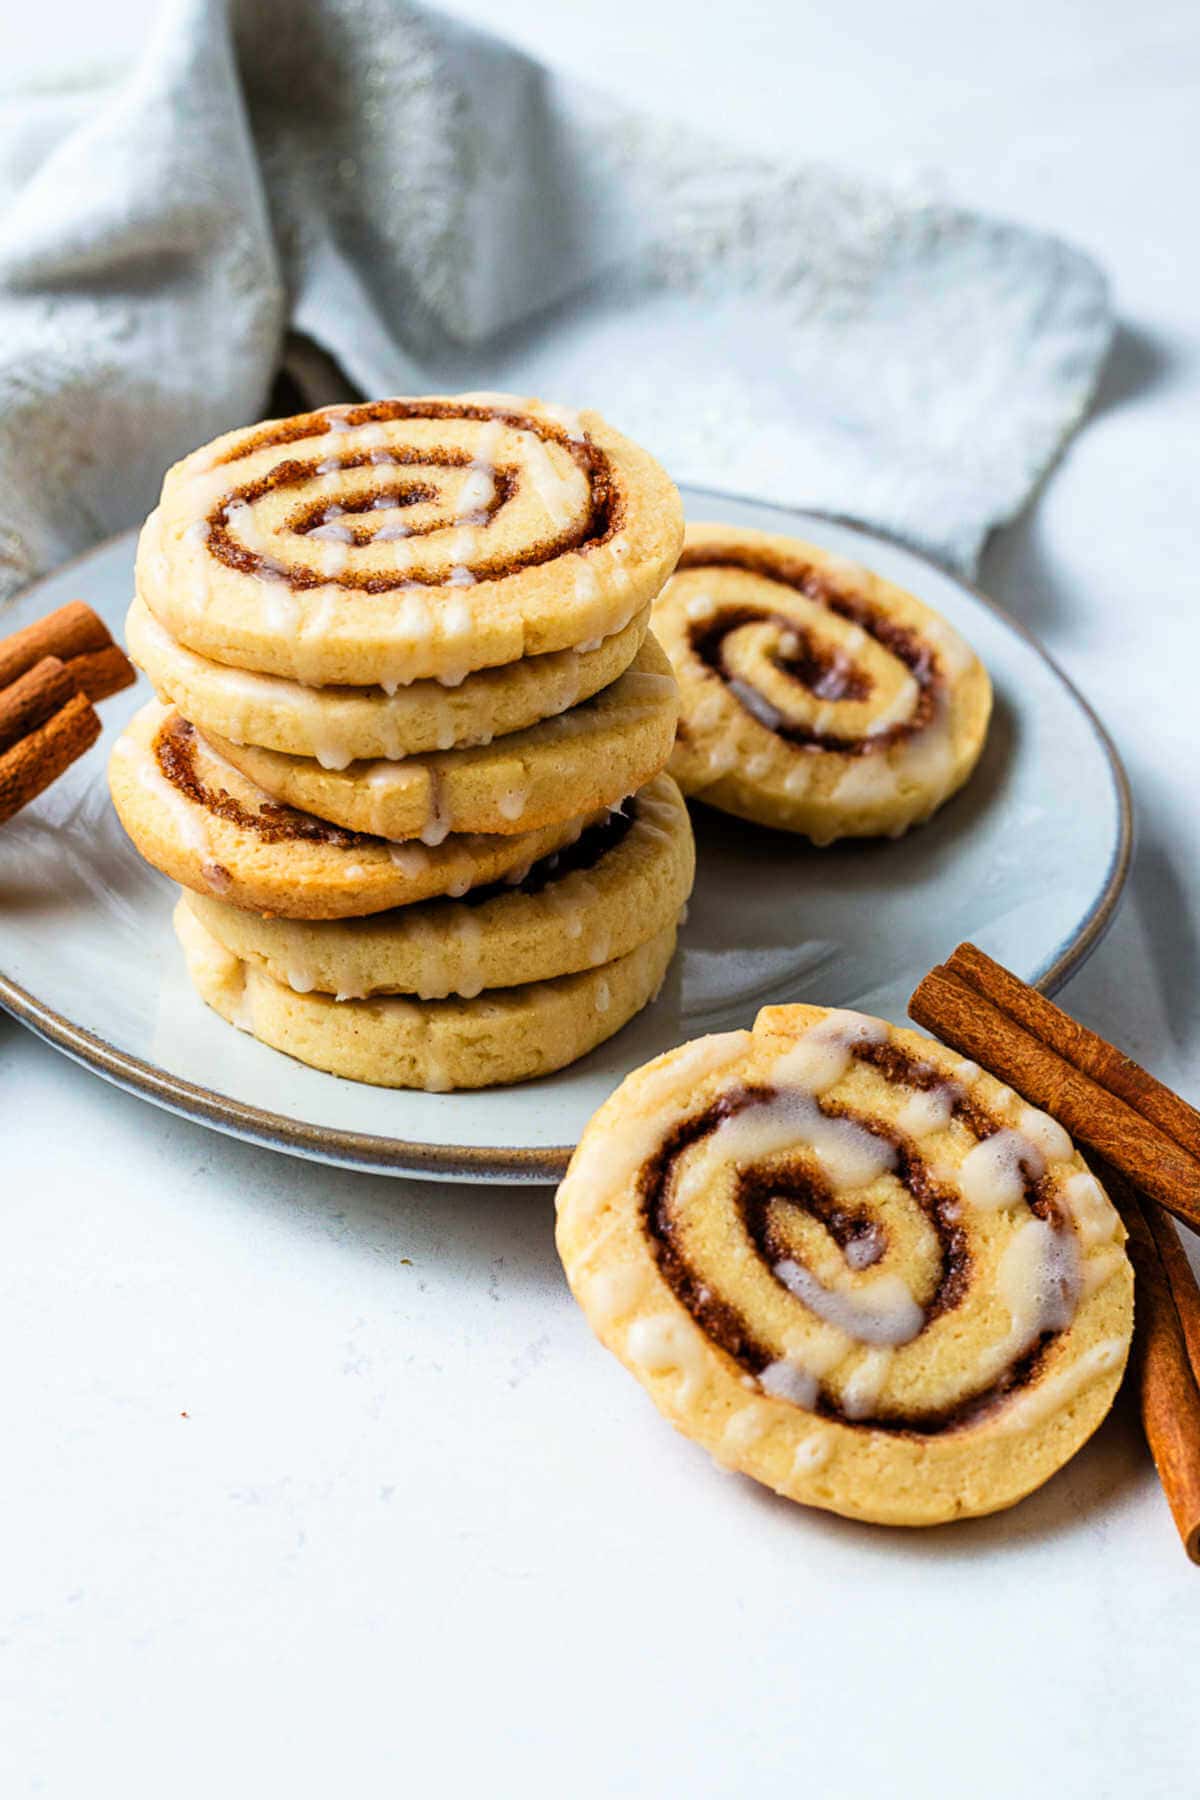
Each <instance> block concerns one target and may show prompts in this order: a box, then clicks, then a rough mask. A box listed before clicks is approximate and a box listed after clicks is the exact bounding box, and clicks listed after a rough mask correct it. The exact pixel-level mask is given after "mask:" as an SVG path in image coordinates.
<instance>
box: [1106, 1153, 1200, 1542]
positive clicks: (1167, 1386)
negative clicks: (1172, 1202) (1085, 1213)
mask: <svg viewBox="0 0 1200 1800" xmlns="http://www.w3.org/2000/svg"><path fill="white" fill-rule="evenodd" d="M1097 1173H1098V1174H1099V1175H1100V1177H1101V1179H1102V1180H1103V1182H1104V1184H1105V1186H1106V1187H1107V1189H1108V1191H1109V1193H1110V1194H1111V1195H1112V1198H1113V1201H1114V1202H1115V1204H1116V1206H1117V1208H1118V1210H1119V1211H1120V1214H1121V1217H1122V1218H1123V1219H1124V1221H1125V1227H1126V1230H1127V1231H1128V1232H1129V1246H1128V1248H1129V1257H1130V1261H1131V1262H1132V1263H1133V1269H1134V1277H1135V1281H1136V1290H1135V1304H1136V1309H1137V1331H1136V1334H1135V1337H1134V1372H1135V1378H1136V1381H1137V1391H1138V1401H1139V1405H1140V1407H1141V1414H1142V1427H1143V1429H1144V1431H1145V1433H1146V1442H1147V1443H1148V1444H1149V1446H1150V1454H1151V1456H1152V1457H1153V1458H1154V1466H1155V1468H1156V1469H1157V1470H1158V1476H1159V1480H1160V1481H1161V1482H1162V1486H1163V1492H1164V1493H1165V1494H1166V1497H1167V1504H1168V1505H1169V1507H1170V1509H1171V1516H1172V1517H1173V1519H1174V1520H1175V1524H1176V1526H1177V1528H1178V1531H1179V1535H1180V1537H1181V1538H1182V1539H1183V1546H1184V1549H1185V1550H1186V1551H1187V1553H1188V1555H1189V1557H1190V1558H1191V1560H1192V1561H1193V1562H1194V1563H1198V1564H1200V1385H1198V1384H1197V1376H1196V1371H1195V1366H1194V1364H1193V1362H1192V1360H1191V1358H1190V1357H1189V1354H1188V1333H1187V1330H1186V1329H1185V1322H1184V1321H1185V1316H1190V1317H1191V1319H1192V1321H1193V1323H1194V1322H1195V1321H1196V1320H1197V1319H1200V1289H1197V1287H1196V1281H1195V1277H1194V1276H1193V1275H1192V1273H1191V1268H1190V1265H1189V1264H1188V1262H1187V1258H1186V1256H1184V1253H1183V1248H1182V1246H1181V1245H1180V1243H1179V1239H1178V1237H1177V1236H1176V1234H1175V1228H1174V1226H1173V1225H1172V1224H1171V1223H1170V1221H1169V1220H1168V1219H1164V1218H1163V1217H1162V1215H1161V1214H1158V1215H1157V1216H1156V1214H1155V1210H1154V1208H1153V1207H1145V1208H1144V1207H1143V1206H1142V1204H1141V1201H1140V1199H1139V1197H1138V1195H1137V1194H1136V1193H1135V1192H1134V1190H1133V1189H1132V1188H1131V1187H1130V1186H1129V1184H1128V1183H1127V1182H1126V1181H1125V1180H1124V1178H1123V1177H1122V1175H1121V1174H1120V1173H1119V1171H1117V1170H1116V1169H1113V1168H1105V1167H1104V1165H1103V1164H1100V1165H1099V1166H1098V1168H1097ZM1164 1234H1169V1235H1170V1240H1171V1241H1172V1242H1173V1245H1174V1250H1175V1251H1176V1252H1177V1253H1178V1255H1179V1256H1180V1257H1181V1258H1182V1260H1183V1263H1184V1267H1185V1268H1186V1270H1187V1276H1186V1281H1185V1291H1187V1292H1189V1293H1190V1296H1191V1298H1190V1301H1189V1303H1188V1309H1187V1315H1185V1312H1184V1310H1183V1309H1182V1308H1181V1307H1180V1304H1179V1300H1178V1296H1177V1293H1176V1290H1175V1288H1174V1287H1173V1284H1172V1281H1171V1278H1170V1276H1169V1274H1168V1270H1167V1266H1166V1259H1165V1258H1164V1256H1163V1254H1162V1252H1163V1235H1164Z"/></svg>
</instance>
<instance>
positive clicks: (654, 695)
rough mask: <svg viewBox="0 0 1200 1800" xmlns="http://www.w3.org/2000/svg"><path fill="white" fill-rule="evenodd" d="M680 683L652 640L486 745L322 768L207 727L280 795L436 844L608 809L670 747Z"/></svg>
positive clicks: (344, 821) (337, 817)
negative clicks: (576, 699)
mask: <svg viewBox="0 0 1200 1800" xmlns="http://www.w3.org/2000/svg"><path fill="white" fill-rule="evenodd" d="M678 712H679V691H678V688H677V686H676V682H675V677H674V675H673V674H672V673H671V665H670V663H669V662H668V661H667V659H666V657H665V655H664V654H663V652H662V650H661V649H660V647H659V645H658V644H657V643H656V642H655V640H654V638H653V636H647V638H646V641H645V643H644V644H643V645H642V647H641V649H640V650H639V651H638V654H637V656H636V657H635V658H634V661H633V663H632V665H631V666H630V667H629V668H628V669H626V671H625V673H624V674H623V675H622V676H620V677H619V679H618V680H616V681H614V682H613V684H612V686H611V687H607V688H605V689H603V691H602V692H601V693H599V694H594V695H593V696H592V698H591V699H590V700H585V701H584V702H583V704H582V705H581V706H574V707H572V708H571V710H570V712H566V713H562V714H561V715H560V716H559V717H558V718H554V719H542V720H541V721H540V722H539V723H538V724H537V725H531V726H530V727H529V728H528V730H526V731H514V732H512V733H511V734H510V735H509V736H507V737H501V738H496V739H495V740H494V741H493V742H492V743H490V744H479V745H476V746H474V747H473V748H464V749H461V750H447V751H446V752H445V753H444V754H438V755H433V756H407V757H403V758H401V760H400V761H399V762H389V761H376V762H367V763H351V764H350V766H349V768H347V769H323V768H322V767H321V765H320V763H318V762H316V761H314V760H313V758H312V757H307V756H285V755H283V754H282V753H281V752H280V751H277V750H264V749H262V748H260V747H259V746H258V745H257V744H234V743H231V742H229V741H228V740H227V739H225V738H222V737H217V736H215V735H214V734H213V733H208V734H207V735H208V738H209V742H210V743H211V744H212V746H213V748H214V749H215V750H218V751H219V752H220V754H221V755H222V756H223V757H225V758H226V759H227V761H229V762H230V763H232V764H233V766H234V767H235V768H237V769H240V770H241V771H242V773H243V774H244V775H246V776H247V777H248V778H249V779H250V780H251V781H253V782H256V783H257V784H258V786H259V787H261V788H263V789H264V790H265V792H267V793H268V794H271V795H273V796H274V798H275V799H277V800H282V801H286V803H287V804H288V805H289V806H298V807H302V808H303V809H304V810H305V811H306V812H312V813H317V814H319V815H320V817H321V818H323V819H332V820H333V821H334V822H335V823H336V824H338V825H344V826H345V827H346V828H347V830H350V831H368V832H374V833H375V834H376V835H378V836H379V837H386V838H393V839H397V840H400V839H406V838H420V839H422V841H423V842H425V843H426V844H434V845H436V844H439V843H441V841H442V839H443V838H445V837H447V836H448V835H449V834H450V833H451V832H484V833H487V834H493V833H494V834H497V835H499V836H505V835H507V834H508V833H511V832H521V833H525V832H528V831H533V830H537V829H538V828H540V827H541V826H545V825H555V824H558V823H559V822H560V821H561V820H563V819H570V818H576V817H578V816H579V814H581V813H587V812H593V811H595V810H596V809H597V808H598V807H602V806H612V805H615V804H616V803H617V801H619V800H621V799H623V798H624V796H625V795H626V794H630V793H632V792H633V791H634V789H635V788H639V787H641V786H642V784H643V783H644V782H646V781H649V780H650V778H651V776H653V775H655V774H657V772H658V770H659V769H661V768H662V767H663V765H664V763H665V762H666V760H667V758H668V756H669V755H670V753H671V743H672V740H673V738H674V736H675V721H676V719H677V717H678Z"/></svg>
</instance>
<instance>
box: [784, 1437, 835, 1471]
mask: <svg viewBox="0 0 1200 1800" xmlns="http://www.w3.org/2000/svg"><path fill="white" fill-rule="evenodd" d="M832 1455H833V1433H832V1432H831V1431H810V1432H809V1434H808V1436H807V1437H803V1438H801V1439H800V1442H799V1443H798V1444H797V1445H796V1449H795V1453H794V1455H793V1457H792V1474H793V1475H794V1476H796V1477H797V1478H800V1479H803V1477H804V1476H805V1475H815V1474H816V1473H817V1471H818V1469H823V1468H824V1467H825V1465H826V1463H827V1462H828V1461H829V1459H830V1457H831V1456H832Z"/></svg>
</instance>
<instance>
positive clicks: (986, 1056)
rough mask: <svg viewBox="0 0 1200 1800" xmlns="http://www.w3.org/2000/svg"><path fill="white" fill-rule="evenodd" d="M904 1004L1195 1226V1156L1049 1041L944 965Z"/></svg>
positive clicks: (1198, 1189) (1199, 1192)
mask: <svg viewBox="0 0 1200 1800" xmlns="http://www.w3.org/2000/svg"><path fill="white" fill-rule="evenodd" d="M1013 979H1014V980H1015V979H1016V978H1015V977H1013ZM908 1010H909V1013H910V1015H911V1017H912V1018H914V1019H915V1020H916V1022H917V1024H918V1025H924V1026H925V1027H926V1029H927V1030H929V1031H932V1032H934V1033H935V1034H936V1035H937V1036H938V1037H940V1038H942V1039H944V1040H945V1042H946V1043H948V1044H951V1045H953V1047H954V1048H955V1049H956V1050H958V1051H961V1053H962V1054H963V1055H964V1056H969V1057H971V1058H973V1059H974V1061H976V1062H978V1063H980V1064H982V1065H983V1067H984V1068H987V1069H990V1071H991V1072H992V1074H993V1075H996V1076H998V1077H999V1078H1000V1079H1001V1080H1002V1081H1006V1082H1007V1083H1008V1084H1009V1086H1010V1087H1013V1088H1015V1089H1016V1090H1017V1092H1018V1093H1019V1094H1023V1095H1024V1097H1025V1099H1026V1100H1029V1101H1031V1102H1032V1103H1033V1105H1035V1106H1040V1107H1041V1108H1043V1110H1044V1111H1046V1112H1048V1113H1052V1114H1053V1116H1054V1117H1055V1118H1056V1119H1058V1120H1059V1122H1060V1123H1061V1124H1062V1125H1063V1126H1065V1128H1066V1129H1067V1131H1069V1132H1070V1133H1071V1135H1072V1137H1074V1138H1076V1139H1077V1140H1078V1142H1079V1143H1081V1144H1084V1145H1086V1147H1087V1148H1088V1149H1089V1150H1092V1151H1094V1152H1095V1153H1096V1154H1097V1155H1098V1156H1102V1157H1104V1159H1105V1160H1106V1161H1107V1162H1109V1163H1111V1164H1112V1165H1113V1166H1114V1167H1115V1168H1116V1169H1118V1170H1119V1171H1120V1172H1121V1173H1122V1174H1123V1175H1124V1176H1126V1177H1127V1179H1128V1180H1129V1181H1130V1182H1132V1184H1133V1186H1134V1187H1135V1188H1137V1190H1138V1191H1139V1193H1143V1194H1147V1195H1149V1197H1150V1198H1151V1199H1152V1200H1156V1201H1157V1202H1158V1204H1159V1205H1160V1206H1165V1207H1166V1209H1167V1211H1168V1212H1173V1213H1174V1214H1175V1215H1176V1217H1177V1218H1180V1219H1183V1220H1184V1221H1185V1223H1186V1224H1188V1225H1191V1226H1193V1227H1194V1228H1196V1229H1200V1159H1197V1158H1196V1157H1195V1156H1192V1155H1190V1154H1189V1152H1188V1151H1187V1150H1186V1149H1184V1147H1183V1146H1182V1145H1181V1144H1180V1143H1178V1142H1177V1141H1176V1139H1175V1138H1174V1137H1172V1136H1169V1135H1168V1133H1167V1132H1166V1131H1164V1130H1163V1129H1162V1128H1161V1127H1160V1126H1158V1125H1156V1124H1154V1123H1152V1122H1151V1121H1150V1120H1149V1119H1148V1118H1147V1117H1145V1116H1144V1115H1143V1114H1142V1113H1141V1112H1140V1111H1138V1110H1136V1109H1135V1108H1134V1107H1133V1106H1131V1105H1130V1104H1129V1103H1128V1102H1127V1101H1125V1100H1123V1099H1121V1098H1120V1097H1119V1096H1118V1095H1117V1094H1115V1093H1112V1092H1110V1091H1109V1090H1108V1089H1107V1088H1105V1087H1103V1086H1101V1084H1100V1083H1099V1082H1098V1081H1095V1080H1093V1079H1092V1078H1091V1077H1090V1076H1088V1075H1085V1074H1084V1073H1083V1071H1082V1070H1081V1069H1078V1068H1076V1067H1075V1065H1074V1063H1072V1062H1069V1061H1068V1060H1067V1058H1066V1056H1065V1055H1060V1054H1059V1052H1058V1048H1057V1046H1056V1045H1055V1044H1054V1043H1053V1042H1052V1043H1045V1042H1043V1041H1042V1039H1041V1038H1040V1037H1037V1036H1035V1035H1034V1034H1033V1032H1031V1031H1029V1030H1027V1029H1026V1028H1025V1027H1024V1026H1023V1025H1021V1024H1019V1023H1018V1022H1017V1021H1016V1019H1014V1018H1012V1017H1011V1016H1010V1015H1009V1014H1008V1013H1007V1012H1004V1011H1001V1009H1000V1007H999V1006H997V1005H995V1004H994V1003H993V1002H992V1001H991V1000H989V999H988V998H987V997H986V996H985V995H984V994H982V993H981V992H980V991H979V990H978V989H977V988H975V987H972V986H971V985H970V984H969V983H968V982H967V981H965V980H964V979H963V978H962V977H961V976H960V975H957V974H955V973H953V972H952V971H951V970H950V969H949V968H948V967H946V966H945V965H942V966H939V967H938V968H936V969H932V970H931V971H930V972H929V974H928V975H927V976H926V977H925V979H924V980H923V981H922V982H921V983H920V985H919V986H918V987H917V989H916V991H915V992H914V994H913V996H912V998H911V1000H910V1001H909V1003H908ZM1055 1010H1056V1011H1057V1009H1055ZM1148 1079H1149V1078H1148Z"/></svg>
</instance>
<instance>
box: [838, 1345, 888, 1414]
mask: <svg viewBox="0 0 1200 1800" xmlns="http://www.w3.org/2000/svg"><path fill="white" fill-rule="evenodd" d="M895 1354H896V1353H895V1350H894V1349H892V1348H891V1347H890V1346H887V1345H884V1346H881V1347H880V1348H879V1349H877V1350H868V1352H867V1354H866V1355H865V1356H864V1357H863V1359H862V1361H861V1362H860V1363H859V1365H858V1367H857V1368H856V1369H854V1370H853V1371H852V1372H851V1374H850V1375H849V1376H848V1377H847V1378H846V1380H845V1382H844V1383H843V1384H842V1410H843V1412H844V1413H845V1415H846V1417H847V1418H848V1419H865V1418H868V1417H869V1416H870V1415H871V1413H873V1412H874V1411H875V1409H876V1407H877V1406H878V1405H879V1397H880V1395H881V1394H882V1393H883V1390H884V1387H885V1385H886V1383H887V1378H888V1375H889V1373H890V1372H891V1367H892V1359H893V1358H894V1356H895Z"/></svg>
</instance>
